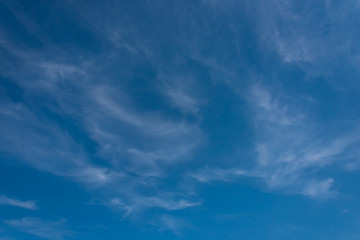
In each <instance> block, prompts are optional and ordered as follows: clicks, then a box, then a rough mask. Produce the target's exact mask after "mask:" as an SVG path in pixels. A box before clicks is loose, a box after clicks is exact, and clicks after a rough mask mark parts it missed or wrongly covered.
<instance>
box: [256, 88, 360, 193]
mask: <svg viewBox="0 0 360 240" xmlns="http://www.w3.org/2000/svg"><path fill="white" fill-rule="evenodd" d="M250 95H251V97H250V98H249V101H250V103H251V106H252V107H253V109H254V114H255V115H254V117H255V118H254V120H255V127H256V130H257V139H258V143H257V146H258V147H257V153H258V158H257V163H258V164H257V167H256V169H255V170H254V174H255V175H256V174H257V175H258V176H259V177H261V178H263V179H264V180H265V182H266V184H267V185H268V186H269V187H270V188H271V189H287V191H289V192H294V193H296V192H297V193H301V194H304V195H307V196H311V197H315V196H316V195H317V196H330V195H332V194H331V187H332V183H333V182H334V180H333V179H332V178H329V179H331V180H329V179H328V180H324V181H319V180H316V178H317V177H316V175H313V174H311V171H314V170H315V171H318V170H320V169H322V168H324V167H326V166H330V165H332V164H334V163H335V162H338V161H343V158H342V157H341V155H343V154H346V153H347V152H349V151H352V150H351V147H352V146H353V145H358V144H359V141H360V139H359V138H358V137H357V136H356V135H354V134H352V133H344V134H340V135H337V136H336V135H335V137H332V138H330V139H329V138H326V137H321V134H320V132H319V131H317V126H318V125H317V123H316V122H315V121H312V119H311V117H310V116H308V115H307V114H306V112H305V111H301V109H302V107H301V104H300V103H296V101H294V100H293V101H287V100H286V98H285V99H284V98H283V97H281V95H280V96H278V97H274V95H272V94H271V93H270V92H269V90H266V89H265V88H264V87H260V86H259V85H257V86H256V87H255V88H252V89H251V90H250ZM305 176H307V177H305Z"/></svg>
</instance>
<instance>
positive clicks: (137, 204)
mask: <svg viewBox="0 0 360 240" xmlns="http://www.w3.org/2000/svg"><path fill="white" fill-rule="evenodd" d="M199 205H201V203H199V202H190V201H188V200H185V199H179V200H177V199H174V198H173V197H172V196H169V195H167V196H164V197H146V196H141V195H138V196H134V198H133V201H131V202H129V204H125V203H124V202H123V201H122V200H121V199H119V198H112V199H110V201H109V206H111V207H114V208H118V209H120V210H123V211H125V212H126V215H128V214H129V213H131V212H134V211H138V210H141V209H144V208H161V209H164V210H167V211H175V210H181V209H185V208H191V207H196V206H199Z"/></svg>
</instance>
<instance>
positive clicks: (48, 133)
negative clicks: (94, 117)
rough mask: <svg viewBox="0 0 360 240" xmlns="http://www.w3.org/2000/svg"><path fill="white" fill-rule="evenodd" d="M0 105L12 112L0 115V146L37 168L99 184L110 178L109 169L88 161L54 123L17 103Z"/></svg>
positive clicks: (3, 110)
mask: <svg viewBox="0 0 360 240" xmlns="http://www.w3.org/2000/svg"><path fill="white" fill-rule="evenodd" d="M0 108H1V109H2V110H1V111H0V112H11V113H12V114H10V115H9V114H6V115H5V116H4V115H2V117H1V118H0V123H1V124H0V129H1V131H2V133H3V134H2V135H1V136H0V139H1V144H0V150H2V151H5V152H8V153H10V154H12V155H14V156H16V157H17V158H18V159H19V160H21V161H24V162H25V163H27V164H29V165H31V166H33V167H35V168H37V169H39V170H41V171H47V172H50V173H53V174H55V175H59V176H64V177H69V178H71V179H74V180H76V181H79V182H84V183H91V184H103V183H105V182H107V181H109V180H110V178H111V173H110V171H109V170H107V169H105V168H103V167H96V166H94V165H92V164H91V163H90V162H89V161H88V160H87V158H86V154H85V153H84V152H83V151H82V149H81V147H80V146H79V145H78V144H77V143H76V142H74V140H73V139H72V138H71V137H70V136H69V135H68V134H67V133H66V132H63V131H62V130H61V129H60V128H59V127H58V126H56V125H53V124H51V123H50V122H47V121H44V120H40V119H39V118H38V117H37V116H36V115H35V114H34V113H33V112H31V111H30V110H29V109H27V108H25V107H24V106H23V105H20V104H2V105H1V106H0ZM14 116H15V117H14ZM16 116H18V117H16Z"/></svg>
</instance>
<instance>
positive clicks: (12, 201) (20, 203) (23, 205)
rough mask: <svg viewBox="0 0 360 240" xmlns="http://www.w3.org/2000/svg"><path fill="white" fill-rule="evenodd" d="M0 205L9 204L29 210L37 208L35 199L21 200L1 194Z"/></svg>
mask: <svg viewBox="0 0 360 240" xmlns="http://www.w3.org/2000/svg"><path fill="white" fill-rule="evenodd" d="M0 205H9V206H13V207H20V208H25V209H30V210H37V209H38V208H39V207H38V206H37V204H36V202H35V201H22V200H19V199H16V198H10V197H7V196H3V195H0Z"/></svg>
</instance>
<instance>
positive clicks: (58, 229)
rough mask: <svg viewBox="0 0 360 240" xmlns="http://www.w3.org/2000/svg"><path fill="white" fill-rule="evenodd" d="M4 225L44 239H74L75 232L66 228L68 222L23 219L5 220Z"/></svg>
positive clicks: (62, 220)
mask: <svg viewBox="0 0 360 240" xmlns="http://www.w3.org/2000/svg"><path fill="white" fill-rule="evenodd" d="M4 223H5V224H7V225H9V226H11V227H13V228H15V229H17V230H19V231H22V232H25V233H28V234H31V235H34V236H37V237H40V238H43V239H54V240H63V239H69V238H72V236H73V235H74V232H72V231H70V230H68V229H67V227H66V220H65V219H59V220H58V221H45V220H42V219H40V218H30V217H26V218H22V219H9V220H4Z"/></svg>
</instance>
